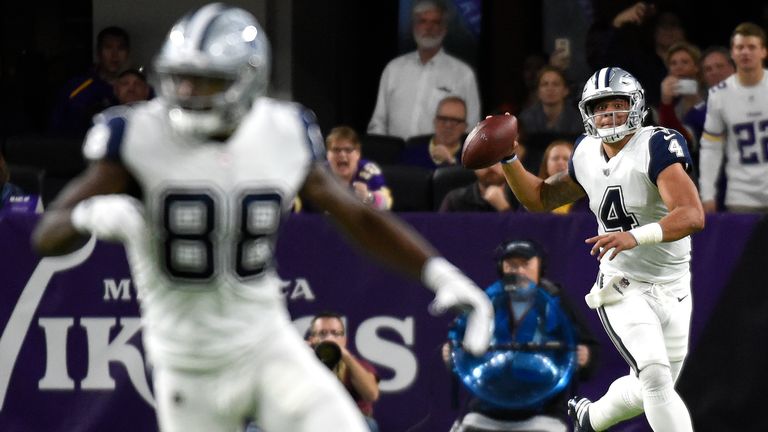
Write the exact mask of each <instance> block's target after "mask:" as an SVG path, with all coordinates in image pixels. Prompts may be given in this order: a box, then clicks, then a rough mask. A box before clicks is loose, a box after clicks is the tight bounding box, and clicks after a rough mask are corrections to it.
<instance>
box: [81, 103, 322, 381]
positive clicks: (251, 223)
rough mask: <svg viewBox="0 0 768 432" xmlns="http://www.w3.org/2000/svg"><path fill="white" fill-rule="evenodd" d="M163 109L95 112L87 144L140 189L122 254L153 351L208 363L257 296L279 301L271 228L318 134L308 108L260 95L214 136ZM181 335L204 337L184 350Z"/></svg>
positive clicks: (299, 181)
mask: <svg viewBox="0 0 768 432" xmlns="http://www.w3.org/2000/svg"><path fill="white" fill-rule="evenodd" d="M168 115H169V114H168V110H167V109H166V108H165V107H164V106H163V105H162V103H161V102H160V101H159V100H154V101H150V102H148V103H145V104H142V105H139V106H137V107H136V108H132V109H131V110H130V112H128V113H124V114H123V115H116V116H104V118H103V122H102V123H98V124H97V125H95V126H94V127H93V128H92V129H91V131H90V132H89V135H88V137H87V139H86V143H85V147H84V152H85V154H86V157H88V158H89V159H94V158H101V159H108V160H114V161H119V162H120V163H122V164H123V165H124V166H125V167H126V168H127V169H128V171H129V172H130V173H131V174H132V175H133V177H134V178H135V179H136V180H137V182H138V183H139V185H140V187H141V189H142V192H143V199H144V203H145V206H146V217H147V222H148V225H149V227H150V233H149V236H148V237H149V240H148V241H144V242H141V244H139V245H131V246H135V249H139V250H138V251H136V253H131V254H130V258H131V259H130V264H131V270H132V274H133V277H134V283H135V284H136V285H137V286H138V287H139V288H140V289H142V292H143V293H144V294H143V295H144V298H143V300H142V308H143V311H142V312H143V315H144V321H145V324H146V325H145V327H146V331H145V333H147V334H145V339H147V340H146V342H147V343H148V348H150V354H152V355H154V356H155V357H157V356H160V357H162V358H166V359H168V360H169V361H171V362H172V363H173V364H175V365H177V366H182V367H197V366H201V367H207V366H205V365H211V364H215V363H216V362H219V361H222V360H223V359H225V358H226V355H227V353H230V352H232V350H231V348H232V346H233V345H235V346H236V345H238V337H243V338H249V337H251V336H252V332H249V331H248V329H253V328H258V327H259V325H261V324H258V323H257V322H255V321H257V319H258V318H257V316H258V314H257V313H255V312H254V305H255V304H262V305H264V304H269V305H276V304H279V305H280V307H282V303H281V301H282V297H281V296H280V291H279V278H278V276H277V274H276V272H275V271H274V265H273V252H274V246H275V243H276V233H277V231H278V228H279V226H280V221H281V219H282V216H283V215H284V214H285V213H286V212H287V211H288V210H289V209H290V208H291V205H292V203H293V200H294V198H295V196H296V194H297V193H298V191H299V189H300V188H301V187H302V185H303V183H304V181H305V178H306V176H307V173H308V171H309V168H310V166H311V164H312V162H313V161H314V160H315V159H316V158H317V157H320V156H319V155H322V153H321V152H322V137H321V135H320V132H319V128H318V127H317V125H316V123H315V122H314V118H313V116H312V114H311V113H309V112H307V111H305V110H303V109H302V108H301V107H300V106H298V105H295V104H288V103H283V102H278V101H274V100H271V99H267V98H259V99H258V100H257V101H256V102H255V103H254V106H253V107H252V109H251V111H250V112H249V113H248V114H247V115H246V116H245V117H244V118H243V120H242V121H241V123H240V126H239V127H238V128H237V129H236V130H235V132H234V133H233V134H232V135H231V136H230V137H229V138H228V139H227V140H226V141H222V142H218V141H209V142H207V141H204V140H196V139H195V138H193V137H190V136H181V135H179V134H177V133H176V132H174V131H173V130H172V129H171V128H170V127H169V124H168V121H167V118H168ZM179 322H184V323H185V325H184V326H180V325H179ZM187 323H188V324H190V325H189V326H187V325H186V324H187ZM262 327H263V326H262ZM238 335H243V336H238ZM248 335H251V336H248ZM190 339H193V340H198V341H199V342H200V344H190V343H189V340H190ZM203 339H205V342H203ZM177 341H178V342H181V343H178V344H177ZM185 341H186V342H185ZM241 342H242V345H249V344H250V343H252V342H253V340H250V342H247V341H246V340H241ZM190 345H200V346H210V347H213V348H212V349H210V350H206V352H205V353H202V354H201V353H195V352H187V351H186V350H187V349H188V347H189V346H190ZM189 362H196V365H192V364H189Z"/></svg>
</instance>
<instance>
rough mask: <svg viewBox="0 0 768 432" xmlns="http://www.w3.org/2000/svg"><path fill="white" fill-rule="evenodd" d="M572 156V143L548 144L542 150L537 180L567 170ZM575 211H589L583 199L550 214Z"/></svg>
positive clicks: (558, 141)
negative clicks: (542, 154)
mask: <svg viewBox="0 0 768 432" xmlns="http://www.w3.org/2000/svg"><path fill="white" fill-rule="evenodd" d="M572 155H573V142H571V141H568V140H564V139H557V140H554V141H552V142H551V143H549V145H548V146H547V148H546V149H545V150H544V156H543V157H542V158H541V166H540V167H539V178H542V179H545V180H546V179H548V178H549V177H550V176H551V175H553V174H556V173H559V172H561V171H565V170H567V169H568V162H569V161H570V160H571V156H572ZM575 211H589V203H588V202H587V200H586V199H585V198H580V199H578V200H576V201H574V202H572V203H568V204H565V205H563V206H561V207H558V208H556V209H554V210H552V213H558V214H566V213H572V212H575Z"/></svg>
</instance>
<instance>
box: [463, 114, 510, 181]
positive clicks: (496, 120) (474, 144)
mask: <svg viewBox="0 0 768 432" xmlns="http://www.w3.org/2000/svg"><path fill="white" fill-rule="evenodd" d="M515 139H517V118H516V117H515V116H513V115H508V114H504V115H494V116H490V117H488V118H486V119H485V120H483V121H481V122H480V123H478V124H477V126H475V128H474V129H472V132H470V133H469V135H468V136H467V139H466V140H464V149H463V150H462V152H461V164H462V165H464V167H466V168H469V169H480V168H487V167H489V166H491V165H493V164H495V163H496V162H498V161H500V160H501V159H503V158H505V157H507V156H511V155H512V148H513V146H514V142H515Z"/></svg>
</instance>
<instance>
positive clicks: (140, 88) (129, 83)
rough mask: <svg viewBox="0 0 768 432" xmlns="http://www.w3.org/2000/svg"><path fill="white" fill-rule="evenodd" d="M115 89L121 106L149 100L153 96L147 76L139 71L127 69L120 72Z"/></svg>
mask: <svg viewBox="0 0 768 432" xmlns="http://www.w3.org/2000/svg"><path fill="white" fill-rule="evenodd" d="M114 87H115V97H117V101H118V103H120V104H121V105H130V104H133V103H136V102H141V101H146V100H149V99H151V98H152V94H153V92H152V87H151V86H150V85H149V83H148V82H147V77H146V75H144V73H142V72H141V71H139V70H138V69H126V70H124V71H122V72H120V75H118V76H117V81H115V86H114Z"/></svg>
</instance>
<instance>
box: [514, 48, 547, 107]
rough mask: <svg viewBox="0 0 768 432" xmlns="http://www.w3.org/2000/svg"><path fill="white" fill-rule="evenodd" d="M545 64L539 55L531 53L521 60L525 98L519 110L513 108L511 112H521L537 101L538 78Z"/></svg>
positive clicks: (542, 57)
mask: <svg viewBox="0 0 768 432" xmlns="http://www.w3.org/2000/svg"><path fill="white" fill-rule="evenodd" d="M546 64H547V59H546V58H545V56H544V54H541V53H532V54H529V55H528V56H526V57H525V59H523V84H524V85H525V90H526V92H525V94H526V96H525V100H524V101H523V103H522V105H521V106H520V107H519V109H518V107H513V109H512V110H511V112H513V113H515V112H522V111H523V110H525V109H526V108H528V107H530V106H533V104H535V103H536V102H538V101H539V81H538V77H539V72H540V71H541V68H543V67H544V65H546Z"/></svg>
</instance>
